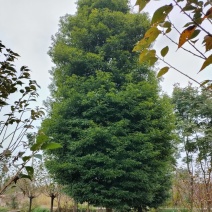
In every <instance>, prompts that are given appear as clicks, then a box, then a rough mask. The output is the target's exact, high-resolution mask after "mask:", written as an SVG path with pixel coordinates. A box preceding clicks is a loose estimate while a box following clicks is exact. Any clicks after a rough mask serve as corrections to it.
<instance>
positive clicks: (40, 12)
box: [0, 0, 211, 104]
mask: <svg viewBox="0 0 212 212" xmlns="http://www.w3.org/2000/svg"><path fill="white" fill-rule="evenodd" d="M162 2H163V4H164V1H162ZM166 2H167V3H168V2H169V1H168V0H167V1H166ZM134 3H135V0H132V5H133V4H134ZM158 4H159V2H158V1H157V2H155V3H154V6H152V5H150V6H149V7H147V9H146V10H147V11H150V14H152V13H153V11H154V8H156V7H157V5H158ZM0 5H1V7H0V40H1V41H2V42H3V44H4V45H6V47H8V48H11V49H12V50H13V51H15V52H17V53H18V54H19V55H21V58H20V59H19V60H18V63H16V64H17V65H18V67H20V66H21V65H27V66H28V67H29V68H30V69H31V70H32V78H33V79H35V80H37V82H38V84H39V85H41V91H39V94H40V99H39V102H40V103H39V104H41V103H42V100H45V99H46V97H47V96H48V95H49V91H48V88H47V86H48V84H49V83H50V79H49V78H50V76H49V73H48V70H50V69H51V67H52V66H53V64H52V63H51V60H50V58H49V56H48V55H47V51H48V49H49V46H50V45H51V36H52V35H54V34H55V33H56V32H57V31H58V23H59V18H60V17H61V16H64V15H65V14H67V13H68V14H74V13H75V12H76V4H75V0H18V1H17V0H0ZM134 9H135V10H137V8H134ZM175 18H176V19H179V16H178V14H176V17H175ZM181 22H184V20H180V19H179V20H178V24H179V25H180V27H182V26H183V25H184V23H181ZM210 27H211V26H210ZM177 36H178V35H173V37H174V38H175V39H177ZM164 45H165V44H164V41H163V39H159V41H158V44H157V46H156V47H157V48H158V50H160V49H161V48H162V47H164ZM132 48H133V47H132ZM168 59H169V60H171V61H172V62H173V63H174V65H175V66H177V68H179V69H180V70H182V71H185V72H186V73H187V74H190V75H192V76H193V77H194V78H195V79H197V80H199V81H202V80H204V79H208V78H211V77H209V76H210V75H209V69H207V70H206V71H204V73H201V74H199V75H197V71H198V69H199V68H200V66H201V62H199V61H198V60H196V59H195V58H194V57H193V56H191V57H187V56H184V54H183V51H182V50H178V51H177V52H176V47H174V48H173V49H172V54H171V55H170V56H169V57H168ZM161 66H162V65H161ZM188 81H189V80H188V78H186V77H183V76H181V75H179V74H177V73H176V72H175V71H173V70H171V71H169V73H168V74H166V75H165V77H164V80H163V82H162V88H163V90H164V91H165V92H167V93H169V94H170V93H171V91H172V85H173V84H174V83H176V82H180V83H181V85H182V86H185V85H186V84H187V83H188Z"/></svg>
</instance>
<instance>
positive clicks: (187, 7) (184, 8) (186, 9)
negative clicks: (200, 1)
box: [182, 4, 196, 11]
mask: <svg viewBox="0 0 212 212" xmlns="http://www.w3.org/2000/svg"><path fill="white" fill-rule="evenodd" d="M195 9H196V7H194V6H193V5H191V4H186V6H185V7H183V9H182V11H189V10H195Z"/></svg>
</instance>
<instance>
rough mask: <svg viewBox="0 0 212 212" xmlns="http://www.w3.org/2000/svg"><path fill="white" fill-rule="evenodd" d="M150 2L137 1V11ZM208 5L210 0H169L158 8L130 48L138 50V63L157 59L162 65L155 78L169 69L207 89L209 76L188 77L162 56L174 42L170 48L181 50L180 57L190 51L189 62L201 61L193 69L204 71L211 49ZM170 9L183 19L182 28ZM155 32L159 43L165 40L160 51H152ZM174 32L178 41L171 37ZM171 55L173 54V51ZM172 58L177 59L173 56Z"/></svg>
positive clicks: (209, 59) (153, 61)
mask: <svg viewBox="0 0 212 212" xmlns="http://www.w3.org/2000/svg"><path fill="white" fill-rule="evenodd" d="M153 2H154V0H148V1H147V0H137V1H136V5H138V6H139V11H142V10H143V8H144V7H145V6H146V5H147V4H151V3H152V4H154V3H153ZM170 3H171V4H170ZM211 6H212V4H211V1H210V0H205V1H198V0H171V1H169V4H167V5H164V6H162V7H160V8H158V9H157V10H156V11H155V12H154V14H153V17H152V21H151V28H150V29H149V30H148V31H147V32H146V34H145V35H144V38H143V39H141V40H140V41H139V42H138V43H137V44H136V46H135V47H134V51H138V52H140V56H139V61H140V62H141V63H143V62H146V61H149V62H150V63H151V64H154V63H155V62H156V61H157V60H159V61H160V62H161V63H162V64H165V66H164V67H163V68H161V70H160V71H159V72H158V77H160V76H162V75H164V74H165V73H167V72H168V70H169V69H173V70H175V71H177V72H179V73H180V74H183V75H184V76H186V77H188V78H189V79H191V80H192V81H194V82H195V83H197V84H199V85H207V86H206V87H208V88H211V86H212V84H211V79H206V80H204V81H203V82H198V80H196V79H195V78H194V77H193V76H188V74H187V73H185V71H184V70H179V68H177V67H176V66H174V65H173V64H171V61H169V59H168V60H167V59H166V58H165V56H166V55H167V53H168V52H169V50H170V51H171V48H172V47H171V46H172V45H175V46H176V48H175V49H174V51H176V49H179V48H180V49H182V50H183V51H184V53H183V54H184V57H186V55H188V56H189V55H190V54H191V55H192V56H193V61H198V60H199V61H201V64H202V65H201V67H200V68H199V70H198V69H197V70H196V72H200V71H202V70H204V69H205V68H206V67H208V66H209V65H210V64H211V63H212V55H211V54H210V53H211V49H212V34H211V32H210V30H209V29H210V28H211V24H212V22H211V17H212V7H211ZM174 11H175V12H177V13H179V17H182V18H183V20H184V26H183V28H184V30H182V29H181V28H179V27H178V26H177V20H178V19H176V16H173V17H172V13H174ZM159 35H162V36H163V38H164V41H163V43H165V45H166V46H164V47H163V48H162V49H161V51H160V52H159V51H158V52H156V51H155V50H154V49H153V48H152V45H151V44H152V43H153V42H154V41H155V40H156V39H157V38H158V36H159ZM176 35H178V36H177V37H178V39H179V40H175V38H176ZM158 41H159V39H158ZM156 42H157V41H156ZM202 43H203V44H204V45H203V46H204V47H203V46H202ZM170 47H171V48H170ZM178 52H179V51H178ZM174 54H176V52H175V53H174ZM175 59H177V57H175ZM181 62H182V61H179V63H181ZM188 65H189V64H188Z"/></svg>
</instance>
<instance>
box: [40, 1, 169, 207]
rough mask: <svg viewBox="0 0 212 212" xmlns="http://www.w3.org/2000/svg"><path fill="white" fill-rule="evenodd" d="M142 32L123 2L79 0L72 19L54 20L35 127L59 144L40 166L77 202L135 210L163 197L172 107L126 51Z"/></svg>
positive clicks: (142, 22) (141, 19)
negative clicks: (49, 66)
mask: <svg viewBox="0 0 212 212" xmlns="http://www.w3.org/2000/svg"><path fill="white" fill-rule="evenodd" d="M148 27H149V19H148V17H147V15H146V14H130V13H129V8H128V6H127V0H110V1H108V0H79V1H78V12H77V13H76V15H74V16H71V15H66V16H64V17H63V18H62V19H61V21H60V29H59V32H58V33H57V34H56V36H55V37H54V39H53V45H52V47H51V49H50V52H49V54H50V56H51V57H52V60H53V62H54V63H55V65H56V66H55V68H54V69H53V70H52V72H51V73H52V76H53V82H52V85H51V88H50V89H51V92H52V93H51V94H52V97H51V99H50V100H49V101H48V102H47V103H48V104H47V105H48V106H49V117H48V118H46V120H44V122H43V124H42V129H43V131H44V132H45V133H46V134H47V135H48V136H49V137H51V139H53V140H55V141H57V142H60V143H61V144H62V145H63V148H62V149H58V150H56V151H54V152H52V153H51V152H50V154H49V161H48V162H47V167H48V168H49V170H50V172H52V173H54V175H55V178H56V180H57V181H58V182H60V183H62V184H65V185H66V186H67V193H69V194H70V195H71V196H72V197H73V198H74V199H75V200H76V201H78V202H85V201H86V202H88V203H90V204H93V205H97V206H104V207H106V208H116V209H118V210H119V211H129V210H130V208H137V209H138V211H141V210H142V208H145V207H146V206H150V207H157V206H158V205H159V204H161V203H162V202H163V201H164V200H165V199H166V197H167V195H168V189H169V186H170V174H169V172H170V165H171V161H172V153H173V151H172V150H173V148H172V138H173V137H172V133H171V131H172V129H173V115H172V107H171V105H170V103H169V100H168V98H166V97H165V96H164V97H161V96H160V95H159V92H160V89H159V86H158V82H157V80H156V78H155V74H154V72H153V71H151V70H149V69H148V67H147V65H143V66H141V65H138V64H137V55H136V54H135V53H132V47H133V45H134V43H135V42H136V41H137V40H138V39H139V38H141V37H142V36H143V35H144V33H145V31H146V30H147V28H148Z"/></svg>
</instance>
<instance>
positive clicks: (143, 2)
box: [135, 0, 150, 12]
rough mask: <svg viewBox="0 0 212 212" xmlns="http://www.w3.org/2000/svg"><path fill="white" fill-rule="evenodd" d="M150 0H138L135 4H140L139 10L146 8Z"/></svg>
mask: <svg viewBox="0 0 212 212" xmlns="http://www.w3.org/2000/svg"><path fill="white" fill-rule="evenodd" d="M149 2H150V0H137V1H136V3H135V5H138V6H139V12H140V11H141V10H143V9H144V7H145V6H146V5H147V3H149Z"/></svg>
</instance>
